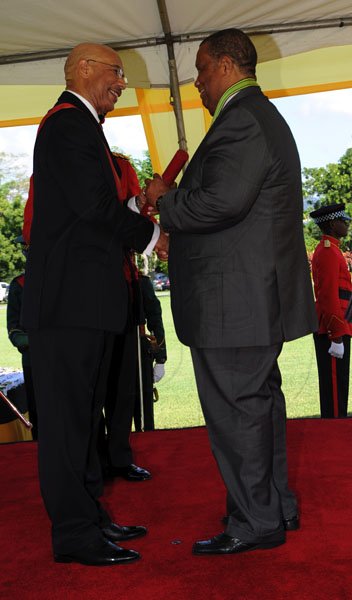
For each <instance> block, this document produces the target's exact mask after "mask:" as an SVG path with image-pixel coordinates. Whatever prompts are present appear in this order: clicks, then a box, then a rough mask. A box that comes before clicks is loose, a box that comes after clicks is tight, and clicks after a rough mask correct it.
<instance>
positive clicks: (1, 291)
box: [0, 281, 10, 302]
mask: <svg viewBox="0 0 352 600" xmlns="http://www.w3.org/2000/svg"><path fill="white" fill-rule="evenodd" d="M9 287H10V286H9V284H8V283H6V281H0V302H6V301H7V296H8V294H9Z"/></svg>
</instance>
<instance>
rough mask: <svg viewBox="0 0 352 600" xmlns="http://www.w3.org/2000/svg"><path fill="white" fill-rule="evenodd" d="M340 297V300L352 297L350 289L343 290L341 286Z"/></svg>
mask: <svg viewBox="0 0 352 600" xmlns="http://www.w3.org/2000/svg"><path fill="white" fill-rule="evenodd" d="M339 298H340V300H349V299H350V298H351V292H350V291H349V290H343V289H342V288H339Z"/></svg>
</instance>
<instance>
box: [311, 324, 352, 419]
mask: <svg viewBox="0 0 352 600" xmlns="http://www.w3.org/2000/svg"><path fill="white" fill-rule="evenodd" d="M313 337H314V345H315V354H316V358H317V365H318V373H319V399H320V414H321V417H322V419H333V418H337V417H347V405H348V390H349V383H350V348H351V338H350V336H349V335H344V336H343V337H342V340H343V344H344V347H345V352H344V355H343V358H335V357H333V356H331V355H330V354H329V352H328V350H329V348H330V346H331V340H329V338H328V336H327V334H325V333H314V334H313Z"/></svg>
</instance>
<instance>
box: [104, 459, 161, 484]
mask: <svg viewBox="0 0 352 600" xmlns="http://www.w3.org/2000/svg"><path fill="white" fill-rule="evenodd" d="M110 473H111V475H112V477H123V478H124V479H127V481H146V480H147V479H151V474H150V473H149V471H147V470H146V469H142V467H137V465H134V464H133V463H132V464H130V465H128V466H127V467H111V468H110Z"/></svg>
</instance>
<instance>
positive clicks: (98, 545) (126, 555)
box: [54, 540, 140, 567]
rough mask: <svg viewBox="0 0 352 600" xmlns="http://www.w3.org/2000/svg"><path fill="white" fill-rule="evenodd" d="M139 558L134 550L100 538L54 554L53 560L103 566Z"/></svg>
mask: <svg viewBox="0 0 352 600" xmlns="http://www.w3.org/2000/svg"><path fill="white" fill-rule="evenodd" d="M138 558H140V555H139V554H138V552H136V551H135V550H127V549H126V548H120V546H116V545H115V544H113V543H112V542H109V540H101V541H99V542H95V543H92V544H88V545H87V546H85V547H84V548H81V549H80V550H77V551H76V552H70V553H69V554H54V560H55V562H59V563H72V562H76V563H80V564H81V565H90V566H95V567H104V566H107V565H119V564H123V563H128V562H132V561H134V560H137V559H138Z"/></svg>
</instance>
